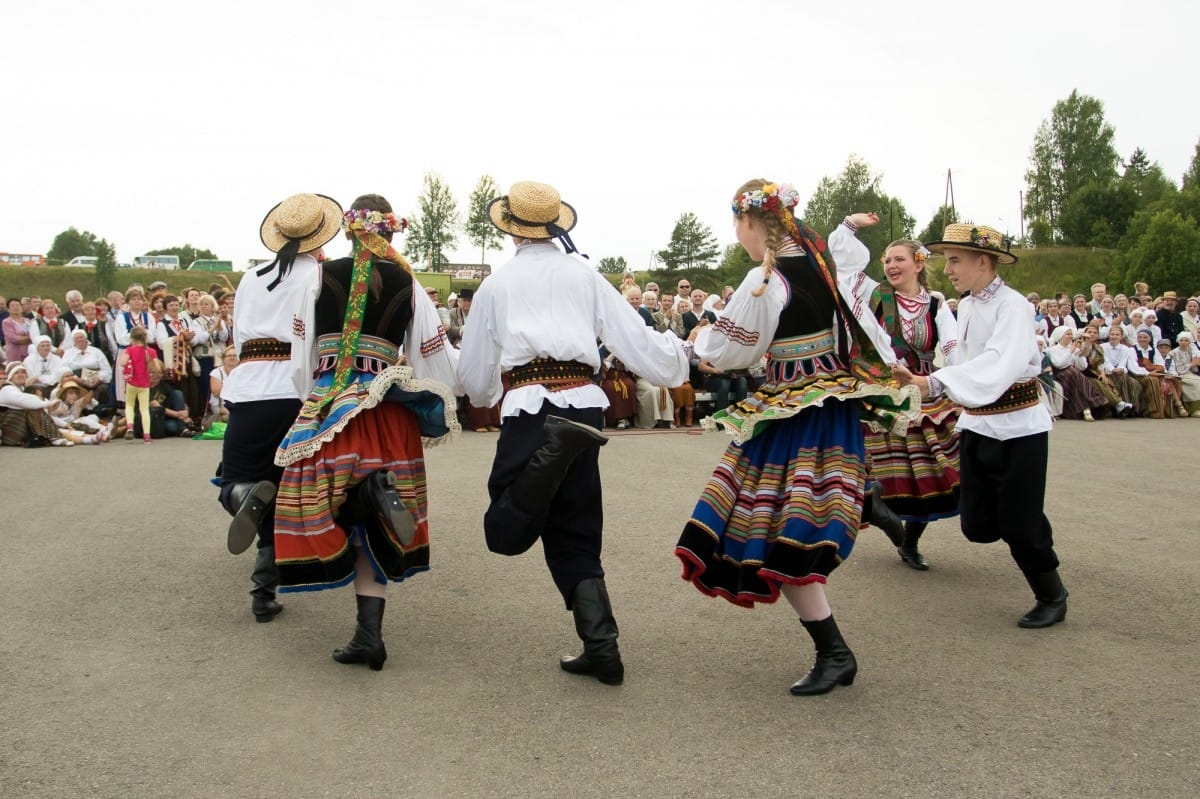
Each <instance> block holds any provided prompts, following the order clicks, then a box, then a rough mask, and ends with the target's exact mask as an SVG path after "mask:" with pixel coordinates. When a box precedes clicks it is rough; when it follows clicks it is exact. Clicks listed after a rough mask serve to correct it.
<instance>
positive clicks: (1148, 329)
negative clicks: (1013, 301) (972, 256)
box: [1028, 283, 1200, 422]
mask: <svg viewBox="0 0 1200 799" xmlns="http://www.w3.org/2000/svg"><path fill="white" fill-rule="evenodd" d="M1028 299H1029V301H1030V302H1031V303H1032V304H1033V306H1034V308H1035V312H1034V328H1035V332H1036V333H1037V335H1038V336H1039V344H1041V346H1042V347H1043V357H1042V363H1043V372H1042V381H1043V387H1044V388H1045V389H1046V397H1047V401H1048V402H1049V403H1050V406H1051V410H1052V412H1054V414H1055V415H1056V416H1058V417H1060V418H1065V419H1083V420H1085V421H1088V422H1092V421H1095V420H1097V419H1104V418H1134V417H1143V418H1151V419H1169V418H1175V417H1189V416H1200V347H1198V346H1197V341H1196V330H1197V327H1200V299H1197V298H1196V297H1189V298H1187V299H1186V300H1185V301H1184V302H1183V305H1182V308H1180V307H1179V306H1180V300H1179V297H1178V294H1177V293H1176V292H1174V291H1166V292H1163V293H1162V295H1160V296H1157V297H1155V296H1152V295H1151V294H1150V293H1149V287H1148V286H1147V285H1146V284H1145V283H1137V284H1135V285H1134V290H1133V292H1132V293H1130V294H1128V295H1126V294H1117V295H1115V296H1114V295H1110V294H1109V293H1108V287H1107V286H1105V285H1104V284H1103V283H1095V284H1093V285H1092V287H1091V297H1090V298H1088V297H1086V296H1084V295H1083V294H1076V295H1074V296H1069V295H1067V294H1065V293H1059V294H1056V295H1055V296H1054V297H1053V298H1047V299H1042V298H1040V297H1039V296H1038V295H1037V294H1030V295H1028Z"/></svg>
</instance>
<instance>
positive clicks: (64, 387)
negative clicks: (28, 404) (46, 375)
mask: <svg viewBox="0 0 1200 799" xmlns="http://www.w3.org/2000/svg"><path fill="white" fill-rule="evenodd" d="M72 388H76V389H79V391H80V393H83V392H85V391H87V389H86V388H84V386H83V384H82V383H80V382H79V381H78V380H77V379H75V376H74V375H71V376H70V377H64V378H63V379H62V381H61V382H59V384H58V385H57V386H55V388H54V391H53V393H51V395H50V396H51V397H53V398H54V399H62V395H63V394H66V393H67V391H68V390H69V389H72Z"/></svg>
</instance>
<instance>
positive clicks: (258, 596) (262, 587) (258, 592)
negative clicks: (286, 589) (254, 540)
mask: <svg viewBox="0 0 1200 799" xmlns="http://www.w3.org/2000/svg"><path fill="white" fill-rule="evenodd" d="M250 582H251V583H253V584H254V588H253V589H251V591H250V596H252V597H254V599H252V600H250V610H251V612H252V613H254V620H255V621H259V622H266V621H271V619H274V618H275V617H276V616H278V615H279V614H280V613H282V612H283V605H281V604H279V603H278V602H276V601H275V589H277V588H278V587H279V567H278V566H276V565H275V547H259V548H258V554H257V555H255V556H254V572H253V573H252V574H251V575H250Z"/></svg>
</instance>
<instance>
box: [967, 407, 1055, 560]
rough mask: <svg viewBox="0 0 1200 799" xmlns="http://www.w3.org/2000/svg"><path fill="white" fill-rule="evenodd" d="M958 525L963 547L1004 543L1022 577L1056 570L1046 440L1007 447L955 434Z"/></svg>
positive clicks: (1028, 439) (1034, 438)
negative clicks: (1048, 508) (1048, 507)
mask: <svg viewBox="0 0 1200 799" xmlns="http://www.w3.org/2000/svg"><path fill="white" fill-rule="evenodd" d="M958 434H959V440H960V443H961V446H962V450H961V464H960V471H959V475H960V478H961V482H960V489H959V490H960V497H961V502H960V511H961V516H960V520H961V523H962V531H963V535H965V536H966V537H967V539H968V540H969V541H974V542H976V543H979V544H990V543H991V542H993V541H1001V540H1002V541H1004V543H1006V544H1008V549H1009V551H1010V552H1011V553H1012V558H1013V560H1014V561H1016V563H1017V566H1019V567H1020V569H1021V571H1023V572H1025V573H1026V574H1041V573H1042V572H1047V571H1050V570H1051V569H1057V568H1058V556H1057V555H1056V554H1055V553H1054V537H1053V531H1052V530H1051V528H1050V520H1049V519H1047V518H1046V514H1045V513H1044V512H1043V510H1042V506H1043V503H1044V502H1045V498H1046V460H1047V457H1048V455H1049V448H1050V435H1049V434H1048V433H1036V434H1034V435H1031V436H1022V437H1021V438H1013V439H1009V440H1008V441H999V440H997V439H994V438H988V437H987V436H983V435H980V434H979V433H973V432H971V431H969V430H961V429H960V430H959V433H958Z"/></svg>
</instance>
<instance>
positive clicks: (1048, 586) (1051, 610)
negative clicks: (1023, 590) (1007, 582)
mask: <svg viewBox="0 0 1200 799" xmlns="http://www.w3.org/2000/svg"><path fill="white" fill-rule="evenodd" d="M1025 580H1026V581H1027V582H1028V583H1029V587H1030V588H1032V589H1033V595H1034V596H1035V597H1036V598H1037V604H1036V605H1034V606H1033V610H1031V611H1029V612H1028V613H1026V614H1025V615H1024V616H1022V617H1021V619H1020V621H1018V622H1017V626H1019V627H1026V628H1031V629H1037V628H1040V627H1049V626H1051V625H1052V624H1058V623H1059V622H1060V621H1064V620H1066V618H1067V589H1066V588H1065V587H1063V584H1062V580H1061V579H1060V578H1059V576H1058V570H1057V569H1051V570H1050V571H1048V572H1042V573H1040V574H1026V575H1025Z"/></svg>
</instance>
